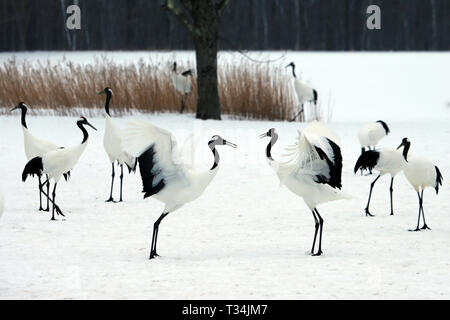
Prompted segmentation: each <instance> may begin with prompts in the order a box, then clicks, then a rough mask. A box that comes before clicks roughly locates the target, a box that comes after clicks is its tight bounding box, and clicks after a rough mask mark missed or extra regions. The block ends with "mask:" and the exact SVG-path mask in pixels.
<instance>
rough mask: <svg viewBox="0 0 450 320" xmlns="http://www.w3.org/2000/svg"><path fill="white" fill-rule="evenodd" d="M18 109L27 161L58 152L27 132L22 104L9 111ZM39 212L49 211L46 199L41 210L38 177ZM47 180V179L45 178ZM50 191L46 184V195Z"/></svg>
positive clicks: (48, 184)
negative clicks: (45, 204)
mask: <svg viewBox="0 0 450 320" xmlns="http://www.w3.org/2000/svg"><path fill="white" fill-rule="evenodd" d="M17 109H20V110H21V111H22V115H21V124H22V132H23V142H24V149H25V156H26V158H27V160H28V161H30V160H31V159H33V158H35V157H42V156H43V155H44V154H46V153H47V152H50V151H53V150H59V149H61V148H60V147H58V146H57V145H56V144H54V143H51V142H49V141H46V140H43V139H39V138H36V137H35V136H33V135H32V134H31V132H30V131H29V130H28V126H27V122H26V114H27V111H28V106H27V105H26V104H25V103H24V102H19V104H18V105H17V106H16V107H14V108H12V109H11V111H14V110H17ZM64 177H65V178H66V180H67V179H68V178H69V177H70V172H67V173H66V174H65V175H64ZM38 180H39V185H38V186H39V211H49V201H48V198H47V209H43V208H42V192H41V187H40V186H41V177H40V176H39V179H38ZM47 180H48V177H47ZM49 190H50V183H49V182H48V183H47V194H48V193H49Z"/></svg>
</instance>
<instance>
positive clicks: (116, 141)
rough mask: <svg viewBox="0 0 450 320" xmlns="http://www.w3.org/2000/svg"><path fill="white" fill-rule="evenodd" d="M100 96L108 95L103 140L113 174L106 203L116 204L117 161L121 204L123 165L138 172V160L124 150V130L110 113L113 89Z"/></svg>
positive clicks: (104, 91)
mask: <svg viewBox="0 0 450 320" xmlns="http://www.w3.org/2000/svg"><path fill="white" fill-rule="evenodd" d="M99 94H104V95H106V102H105V112H106V115H105V117H106V124H105V136H104V138H103V146H104V147H105V151H106V153H107V154H108V157H109V161H110V162H111V167H112V174H111V192H110V194H109V199H108V200H106V202H115V201H114V199H113V186H114V176H115V173H114V162H116V161H117V163H118V165H119V166H120V198H119V202H122V201H123V200H122V185H123V165H124V164H126V166H127V167H128V172H129V173H131V171H133V172H134V171H135V170H136V158H135V157H132V156H130V155H129V154H128V153H126V152H125V151H123V149H122V135H123V132H122V129H121V128H120V127H119V126H118V125H117V124H116V123H115V121H114V120H113V119H112V118H111V114H110V113H109V104H110V101H111V98H112V96H113V91H112V90H111V88H108V87H107V88H105V89H104V90H103V91H101V92H99Z"/></svg>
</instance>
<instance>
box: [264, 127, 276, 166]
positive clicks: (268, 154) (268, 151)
mask: <svg viewBox="0 0 450 320" xmlns="http://www.w3.org/2000/svg"><path fill="white" fill-rule="evenodd" d="M277 141H278V134H276V133H273V134H272V137H271V139H270V142H269V144H268V145H267V149H266V157H267V159H269V160H272V161H275V160H274V159H273V158H272V147H273V146H274V145H275V143H277Z"/></svg>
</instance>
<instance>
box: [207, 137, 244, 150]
mask: <svg viewBox="0 0 450 320" xmlns="http://www.w3.org/2000/svg"><path fill="white" fill-rule="evenodd" d="M208 145H209V146H210V147H211V146H214V147H215V146H217V145H227V146H230V147H233V148H237V145H236V144H234V143H231V142H229V141H227V140H225V139H224V138H222V137H221V136H218V135H215V136H213V137H212V138H211V140H209V142H208Z"/></svg>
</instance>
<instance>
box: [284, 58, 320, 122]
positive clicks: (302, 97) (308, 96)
mask: <svg viewBox="0 0 450 320" xmlns="http://www.w3.org/2000/svg"><path fill="white" fill-rule="evenodd" d="M288 67H292V76H293V78H294V88H295V92H296V94H297V100H298V103H299V104H300V111H299V112H298V113H297V115H296V116H295V117H294V118H292V120H291V122H292V121H295V120H297V118H298V116H300V115H301V118H302V119H304V117H305V108H304V104H305V103H307V102H312V103H313V104H314V106H317V101H318V99H319V95H318V93H317V90H316V89H313V88H311V87H309V86H307V85H306V84H304V83H303V82H301V81H300V80H299V79H298V78H297V75H296V74H295V63H294V62H291V63H290V64H288V65H287V66H286V68H288Z"/></svg>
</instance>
